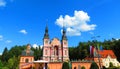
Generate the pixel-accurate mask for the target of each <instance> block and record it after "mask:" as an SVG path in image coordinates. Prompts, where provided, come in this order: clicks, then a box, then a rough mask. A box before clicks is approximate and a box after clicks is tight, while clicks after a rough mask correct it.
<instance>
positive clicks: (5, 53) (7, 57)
mask: <svg viewBox="0 0 120 69" xmlns="http://www.w3.org/2000/svg"><path fill="white" fill-rule="evenodd" d="M8 59H9V56H8V49H7V47H6V48H5V49H4V51H3V54H2V56H1V60H2V62H7V61H8Z"/></svg>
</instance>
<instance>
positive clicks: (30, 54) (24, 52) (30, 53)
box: [22, 50, 34, 56]
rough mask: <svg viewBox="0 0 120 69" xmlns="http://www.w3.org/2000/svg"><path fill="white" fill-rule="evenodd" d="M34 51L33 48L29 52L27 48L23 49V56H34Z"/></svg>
mask: <svg viewBox="0 0 120 69" xmlns="http://www.w3.org/2000/svg"><path fill="white" fill-rule="evenodd" d="M33 54H34V52H33V51H32V50H30V51H29V53H27V52H26V50H24V51H22V56H33Z"/></svg>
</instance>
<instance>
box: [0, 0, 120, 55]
mask: <svg viewBox="0 0 120 69" xmlns="http://www.w3.org/2000/svg"><path fill="white" fill-rule="evenodd" d="M119 22H120V0H0V53H1V52H3V50H4V48H5V47H7V48H8V49H10V48H11V47H13V46H15V45H25V44H27V43H30V44H31V45H35V44H37V45H42V44H43V41H42V39H43V35H44V30H45V26H46V24H47V25H48V28H49V35H50V39H52V38H54V37H58V38H59V39H61V36H62V34H61V30H62V26H63V24H64V27H65V28H66V31H67V37H68V41H69V46H77V45H78V43H79V42H83V41H88V40H92V39H91V37H93V36H101V37H100V38H97V39H98V40H99V41H103V40H104V39H111V38H116V39H118V38H120V30H119V29H120V23H119Z"/></svg>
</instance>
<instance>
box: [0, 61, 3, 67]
mask: <svg viewBox="0 0 120 69" xmlns="http://www.w3.org/2000/svg"><path fill="white" fill-rule="evenodd" d="M2 67H3V64H2V62H1V60H0V69H1V68H2Z"/></svg>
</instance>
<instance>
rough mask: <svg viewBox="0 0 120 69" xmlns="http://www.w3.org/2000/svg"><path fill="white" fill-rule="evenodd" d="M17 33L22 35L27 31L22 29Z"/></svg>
mask: <svg viewBox="0 0 120 69" xmlns="http://www.w3.org/2000/svg"><path fill="white" fill-rule="evenodd" d="M19 32H20V33H23V34H27V31H26V30H24V29H22V30H20V31H19Z"/></svg>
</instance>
